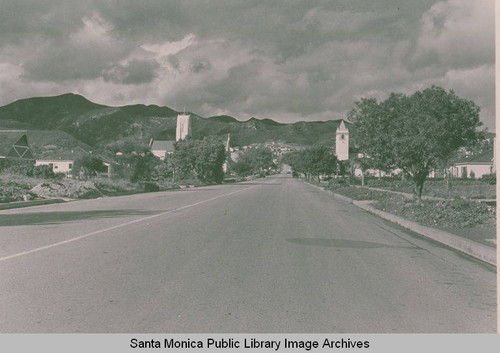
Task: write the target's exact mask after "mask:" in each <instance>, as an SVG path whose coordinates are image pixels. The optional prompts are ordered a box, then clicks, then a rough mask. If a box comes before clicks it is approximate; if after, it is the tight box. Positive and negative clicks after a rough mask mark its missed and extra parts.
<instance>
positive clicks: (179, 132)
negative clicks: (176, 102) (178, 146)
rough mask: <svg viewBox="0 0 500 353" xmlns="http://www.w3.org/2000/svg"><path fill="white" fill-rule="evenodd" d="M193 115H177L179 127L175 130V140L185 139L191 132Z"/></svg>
mask: <svg viewBox="0 0 500 353" xmlns="http://www.w3.org/2000/svg"><path fill="white" fill-rule="evenodd" d="M190 118H191V116H189V115H188V114H179V115H177V129H176V130H175V141H179V140H183V139H185V138H186V137H187V136H188V135H190V134H191V119H190Z"/></svg>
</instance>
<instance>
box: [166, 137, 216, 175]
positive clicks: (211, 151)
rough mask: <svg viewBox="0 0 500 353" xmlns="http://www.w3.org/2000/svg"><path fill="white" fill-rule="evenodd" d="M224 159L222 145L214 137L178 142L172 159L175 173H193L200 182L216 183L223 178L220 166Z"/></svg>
mask: <svg viewBox="0 0 500 353" xmlns="http://www.w3.org/2000/svg"><path fill="white" fill-rule="evenodd" d="M225 159H226V151H225V148H224V144H223V143H222V142H221V141H220V140H219V139H218V138H215V137H205V138H204V139H203V140H194V139H191V138H187V139H184V140H181V141H178V142H176V143H175V152H174V154H173V157H172V161H173V167H174V169H175V173H178V174H179V173H180V174H181V175H187V174H189V173H193V174H194V175H196V177H197V178H198V179H199V180H200V181H203V182H216V183H222V180H223V178H224V172H223V170H222V165H223V164H224V161H225Z"/></svg>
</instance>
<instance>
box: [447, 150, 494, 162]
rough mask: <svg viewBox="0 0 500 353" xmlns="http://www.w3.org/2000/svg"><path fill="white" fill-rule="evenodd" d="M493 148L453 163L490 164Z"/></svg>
mask: <svg viewBox="0 0 500 353" xmlns="http://www.w3.org/2000/svg"><path fill="white" fill-rule="evenodd" d="M492 159H493V150H489V151H486V152H483V153H481V154H478V155H475V156H471V157H469V158H467V159H465V160H462V161H459V162H456V163H455V165H467V164H492V163H493V162H492Z"/></svg>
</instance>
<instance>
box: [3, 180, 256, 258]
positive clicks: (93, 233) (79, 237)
mask: <svg viewBox="0 0 500 353" xmlns="http://www.w3.org/2000/svg"><path fill="white" fill-rule="evenodd" d="M257 186H259V185H254V186H250V187H248V188H244V189H240V190H236V191H232V192H230V193H227V194H223V195H219V196H216V197H212V198H211V199H208V200H203V201H200V202H196V203H193V204H190V205H186V206H182V207H179V208H175V209H173V210H169V211H165V212H162V213H158V214H155V215H152V216H147V217H144V218H140V219H134V220H133V221H129V222H125V223H122V224H118V225H115V226H112V227H108V228H105V229H100V230H96V231H94V232H90V233H87V234H83V235H80V236H78V237H75V238H71V239H67V240H63V241H60V242H57V243H53V244H50V245H45V246H41V247H39V248H35V249H32V250H27V251H23V252H20V253H17V254H12V255H8V256H5V257H0V262H2V261H7V260H10V259H14V258H16V257H20V256H24V255H29V254H33V253H35V252H39V251H42V250H47V249H51V248H55V247H57V246H61V245H65V244H68V243H72V242H74V241H77V240H81V239H84V238H88V237H91V236H93V235H97V234H100V233H104V232H108V231H110V230H115V229H118V228H122V227H126V226H129V225H131V224H134V223H139V222H143V221H147V220H149V219H153V218H157V217H161V216H164V215H166V214H169V213H172V212H176V211H181V210H185V209H187V208H191V207H194V206H198V205H201V204H204V203H207V202H210V201H214V200H217V199H220V198H221V197H226V196H229V195H233V194H236V193H239V192H242V191H245V190H248V189H252V188H255V187H257Z"/></svg>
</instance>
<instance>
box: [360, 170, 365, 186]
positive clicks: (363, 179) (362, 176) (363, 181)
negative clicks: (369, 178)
mask: <svg viewBox="0 0 500 353" xmlns="http://www.w3.org/2000/svg"><path fill="white" fill-rule="evenodd" d="M361 186H365V172H364V171H362V172H361Z"/></svg>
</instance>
